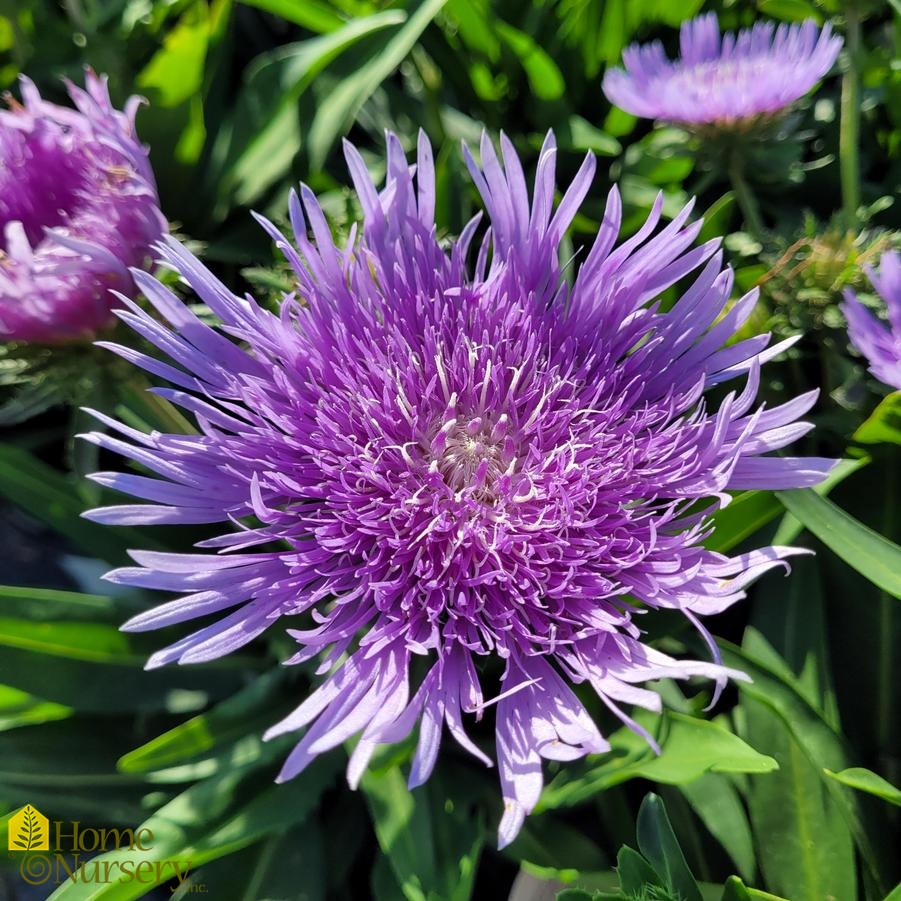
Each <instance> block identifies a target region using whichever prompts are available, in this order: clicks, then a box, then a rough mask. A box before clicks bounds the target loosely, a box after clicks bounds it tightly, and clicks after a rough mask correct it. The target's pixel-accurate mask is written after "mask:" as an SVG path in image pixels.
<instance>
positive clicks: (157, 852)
mask: <svg viewBox="0 0 901 901" xmlns="http://www.w3.org/2000/svg"><path fill="white" fill-rule="evenodd" d="M269 750H270V752H271V754H270V756H271V757H276V756H278V755H280V754H281V753H284V750H285V744H284V743H283V742H273V743H271V744H270V745H269ZM338 763H339V759H338V755H335V754H329V755H325V756H324V757H320V758H319V759H318V760H316V761H315V762H314V763H313V764H312V765H311V766H310V767H309V769H307V770H306V771H305V772H304V774H303V775H302V776H300V777H298V778H297V779H294V780H292V781H291V782H288V783H286V784H284V785H272V784H271V779H272V775H273V773H272V770H271V769H270V768H268V767H259V766H257V767H254V768H243V769H241V768H238V769H231V770H229V771H227V772H226V773H224V774H222V775H217V776H214V777H212V778H210V779H206V780H204V781H203V782H200V783H198V784H196V785H193V786H191V788H189V789H188V790H187V791H185V792H182V793H181V794H180V795H177V796H176V797H175V798H174V799H173V800H172V801H170V802H169V803H168V804H165V805H164V806H163V807H161V808H160V809H159V810H157V811H156V813H154V814H153V815H152V816H151V817H150V818H149V819H147V820H145V821H144V822H143V823H142V824H141V826H140V827H138V828H141V829H149V830H150V831H151V833H152V834H153V846H152V848H151V849H149V850H148V851H146V852H140V851H137V850H135V851H133V852H132V851H129V850H128V848H127V847H126V848H124V849H122V850H118V851H110V852H107V853H105V854H101V855H99V856H97V857H95V858H93V860H94V861H97V862H99V863H101V864H102V863H109V864H110V865H113V864H121V863H122V862H124V861H132V863H133V864H134V865H137V864H138V863H140V862H141V861H151V862H154V861H160V862H163V861H169V862H170V863H169V865H168V867H161V868H160V875H161V877H162V878H161V879H158V880H154V881H152V882H151V883H148V882H144V883H140V882H138V881H136V880H131V881H126V882H112V883H109V884H106V885H102V884H101V885H97V884H94V883H84V882H71V881H69V880H66V882H65V883H64V884H63V885H61V886H60V887H59V888H58V889H57V890H56V891H55V892H54V893H53V894H52V895H51V896H50V898H51V899H52V901H132V899H135V898H140V897H141V896H142V895H144V894H145V893H146V892H147V891H148V890H149V888H150V886H151V885H159V884H161V883H163V882H168V881H169V880H170V879H172V878H177V876H176V874H175V873H174V872H173V865H172V862H178V863H179V864H180V867H181V880H179V881H183V880H184V874H185V870H186V869H187V872H188V874H189V878H190V873H191V872H193V871H194V870H196V869H197V868H198V867H200V866H202V865H203V864H205V863H207V862H209V861H211V860H216V859H217V858H220V857H224V856H225V855H227V854H231V853H233V852H234V851H237V850H240V849H241V848H246V847H247V846H248V845H252V844H254V843H255V842H258V841H260V840H261V839H263V838H265V837H267V836H270V835H273V834H276V835H277V834H279V833H281V832H282V831H284V830H285V829H287V828H289V827H290V826H293V825H295V824H298V823H303V822H304V821H305V820H306V818H307V816H309V814H310V813H311V812H312V811H313V810H314V809H315V808H316V805H317V804H318V803H319V799H320V797H321V796H322V793H323V792H324V791H325V790H326V789H327V788H329V787H330V786H331V785H332V783H333V782H334V777H335V774H336V770H337V767H338ZM135 831H136V832H137V829H136V830H135ZM155 875H156V874H154V876H155Z"/></svg>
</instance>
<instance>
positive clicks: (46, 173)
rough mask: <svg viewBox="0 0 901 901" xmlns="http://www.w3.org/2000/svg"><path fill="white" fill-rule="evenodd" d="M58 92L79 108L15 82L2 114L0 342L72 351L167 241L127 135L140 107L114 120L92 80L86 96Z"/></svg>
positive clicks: (98, 82)
mask: <svg viewBox="0 0 901 901" xmlns="http://www.w3.org/2000/svg"><path fill="white" fill-rule="evenodd" d="M67 87H68V90H69V95H70V97H71V98H72V100H73V102H74V103H75V106H76V107H77V109H70V108H67V107H62V106H57V105H56V104H53V103H49V102H48V101H46V100H43V99H42V98H41V96H40V94H39V93H38V90H37V88H36V87H35V86H34V84H33V83H32V82H31V81H30V80H29V79H28V78H25V77H24V76H23V77H22V79H21V88H22V100H23V104H24V105H20V104H19V103H17V102H15V101H13V102H12V103H11V106H10V109H8V110H2V111H0V235H2V237H0V242H2V243H0V340H5V341H26V342H48V343H54V342H60V341H70V340H73V339H79V338H87V337H91V336H92V335H94V334H95V333H96V332H97V331H98V330H100V329H102V328H103V327H104V326H107V325H109V324H111V323H112V322H113V321H114V320H113V317H112V306H113V304H114V302H115V297H114V295H113V294H112V293H111V289H112V290H116V291H121V292H124V293H126V294H130V293H133V291H134V282H133V280H132V277H131V274H130V273H129V267H132V266H144V265H145V264H146V263H147V262H148V261H149V260H150V258H151V251H150V248H151V246H152V244H153V243H154V242H156V241H158V240H159V239H160V238H161V237H162V236H163V234H164V233H165V232H166V230H167V226H166V220H165V219H164V218H163V215H162V213H161V212H160V209H159V201H158V199H157V193H156V186H155V182H154V178H153V172H152V171H151V169H150V163H149V161H148V159H147V151H146V150H145V149H144V147H143V146H142V145H141V144H140V142H139V141H138V139H137V137H136V135H135V129H134V118H135V113H136V111H137V108H138V106H139V104H140V102H141V101H140V99H139V98H137V97H132V98H131V99H130V100H129V101H128V103H127V104H126V106H125V109H124V111H122V112H120V111H118V110H115V109H114V108H113V106H112V104H111V102H110V97H109V91H108V89H107V83H106V78H99V77H98V76H96V75H95V74H94V73H93V72H91V71H88V72H87V74H86V87H87V90H86V91H85V90H82V89H80V88H78V87H76V86H75V85H73V84H71V83H69V84H67Z"/></svg>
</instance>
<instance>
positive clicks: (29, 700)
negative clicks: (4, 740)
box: [0, 685, 73, 732]
mask: <svg viewBox="0 0 901 901" xmlns="http://www.w3.org/2000/svg"><path fill="white" fill-rule="evenodd" d="M72 713H73V710H72V708H71V707H66V706H65V705H64V704H55V703H53V702H52V701H45V700H43V699H42V698H37V697H35V696H34V695H31V694H28V692H26V691H21V690H20V689H18V688H13V687H12V686H10V685H0V732H3V731H5V730H7V729H16V728H18V727H19V726H32V725H36V724H38V723H47V722H52V721H53V720H62V719H66V718H67V717H70V716H71V715H72Z"/></svg>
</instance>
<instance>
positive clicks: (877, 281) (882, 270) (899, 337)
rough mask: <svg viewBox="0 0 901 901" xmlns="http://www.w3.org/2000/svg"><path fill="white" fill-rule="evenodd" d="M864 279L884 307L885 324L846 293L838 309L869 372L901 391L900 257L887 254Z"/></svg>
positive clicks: (892, 251) (851, 295)
mask: <svg viewBox="0 0 901 901" xmlns="http://www.w3.org/2000/svg"><path fill="white" fill-rule="evenodd" d="M867 275H869V277H870V281H871V282H872V283H873V287H874V288H875V289H876V293H877V294H878V295H879V296H880V297H881V298H882V299H883V300H884V301H885V303H886V306H887V307H888V319H889V324H888V326H886V325H884V324H883V323H881V322H880V321H879V320H878V319H877V318H876V317H875V316H874V315H873V314H872V313H871V312H870V311H869V310H868V309H867V308H866V307H865V306H864V305H863V304H862V303H861V302H860V301H859V300H858V299H857V295H856V294H855V293H854V292H853V291H852V290H850V289H848V290H846V291H845V302H844V303H843V304H842V305H841V307H842V312H843V313H844V314H845V316H846V317H847V319H848V335H849V336H850V338H851V343H852V344H853V345H854V346H855V347H856V348H857V349H858V350H859V351H860V352H861V353H862V354H863V355H864V356H865V357H866V358H867V360H868V361H869V363H870V372H872V373H873V375H875V376H876V378H878V379H880V380H881V381H883V382H885V383H886V384H887V385H891V386H892V387H893V388H897V389H899V390H901V256H899V254H898V253H897V251H894V250H891V251H887V252H886V253H884V254H883V255H882V257H881V259H880V261H879V271H878V272H876V271H874V270H872V269H870V268H867Z"/></svg>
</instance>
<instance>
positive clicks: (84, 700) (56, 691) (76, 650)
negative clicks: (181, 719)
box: [0, 589, 257, 713]
mask: <svg viewBox="0 0 901 901" xmlns="http://www.w3.org/2000/svg"><path fill="white" fill-rule="evenodd" d="M7 590H10V589H7ZM30 591H31V593H34V591H37V590H30ZM53 594H57V595H65V594H70V595H71V593H66V592H54V593H53ZM75 597H81V598H83V599H90V596H89V595H87V596H85V595H82V596H78V595H75ZM6 606H8V605H7V604H6V603H5V602H4V598H3V597H2V596H0V611H3V610H4V608H5V607H6ZM42 612H43V611H42ZM66 616H71V611H68V612H67V614H66ZM151 647H152V645H148V641H147V639H146V638H144V637H143V636H131V635H126V634H125V633H122V632H120V631H119V630H118V628H117V626H115V625H111V624H109V623H106V622H95V621H87V622H85V621H79V620H73V619H68V618H61V619H58V620H41V619H33V618H27V619H26V618H24V617H12V616H0V649H2V654H3V681H4V683H5V684H7V685H9V686H11V687H13V688H16V689H18V690H20V691H24V692H27V693H29V694H32V695H36V696H37V697H39V698H43V699H45V700H47V701H52V702H54V703H56V704H62V705H64V706H66V707H71V708H73V709H75V710H79V711H84V712H94V713H112V712H126V711H137V710H144V711H151V710H168V709H175V708H177V707H179V706H181V709H184V704H183V701H184V700H185V699H194V700H191V704H193V707H194V709H196V707H197V706H199V704H198V701H199V702H203V701H205V700H206V699H207V698H208V697H212V698H218V697H221V696H222V695H223V694H228V693H229V692H231V691H234V690H235V688H236V687H237V686H238V685H239V684H240V683H241V682H242V681H243V679H244V677H245V674H246V671H247V669H248V666H250V667H251V668H253V667H255V666H257V664H256V663H254V664H250V661H249V660H248V659H247V658H236V657H233V658H228V659H225V660H219V661H214V662H212V663H209V664H203V665H201V666H196V667H184V668H176V667H169V668H164V669H159V670H152V671H150V672H147V671H145V670H144V665H145V663H146V661H147V657H148V654H149V651H150V648H151Z"/></svg>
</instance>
